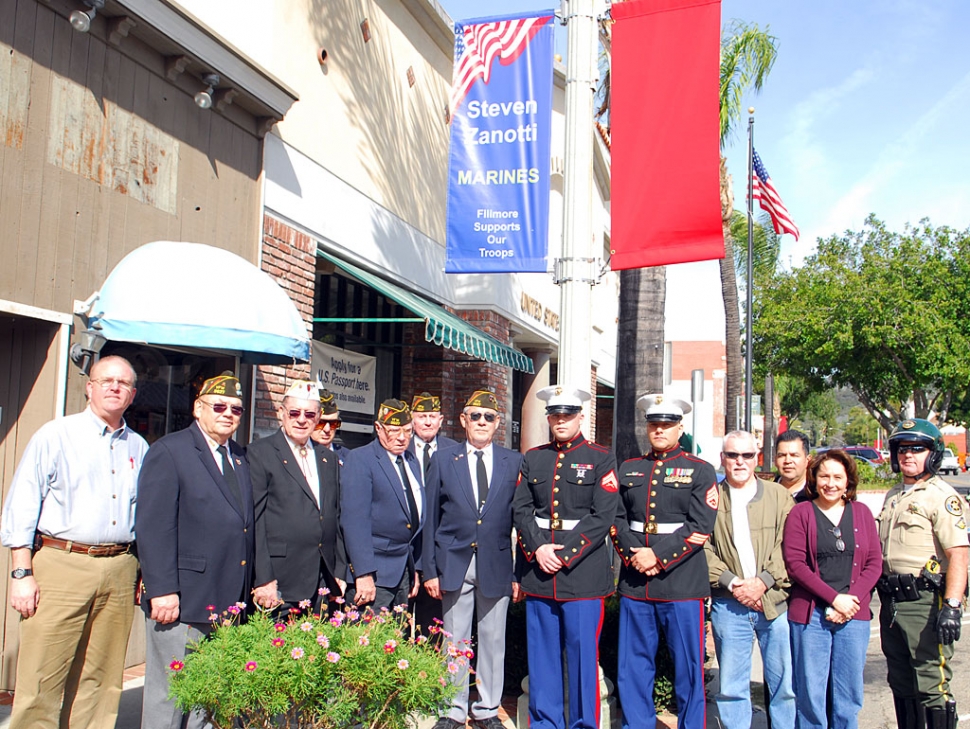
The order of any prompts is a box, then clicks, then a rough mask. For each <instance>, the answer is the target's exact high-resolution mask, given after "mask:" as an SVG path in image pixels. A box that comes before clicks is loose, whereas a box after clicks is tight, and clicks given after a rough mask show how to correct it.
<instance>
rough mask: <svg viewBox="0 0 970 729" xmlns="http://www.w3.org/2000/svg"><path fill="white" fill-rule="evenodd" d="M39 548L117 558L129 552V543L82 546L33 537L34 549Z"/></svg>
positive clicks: (75, 543)
mask: <svg viewBox="0 0 970 729" xmlns="http://www.w3.org/2000/svg"><path fill="white" fill-rule="evenodd" d="M41 547H53V548H54V549H60V550H63V551H65V552H72V553H74V554H86V555H88V556H89V557H117V556H118V555H119V554H127V553H128V552H130V551H131V543H130V542H127V543H124V544H83V543H82V542H72V541H69V540H66V539H56V538H55V537H49V536H47V535H46V534H38V535H37V536H36V537H34V549H40V548H41Z"/></svg>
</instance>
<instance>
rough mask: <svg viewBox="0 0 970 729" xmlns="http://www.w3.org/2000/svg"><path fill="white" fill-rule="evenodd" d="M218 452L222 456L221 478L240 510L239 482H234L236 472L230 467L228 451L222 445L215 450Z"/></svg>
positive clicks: (240, 494)
mask: <svg viewBox="0 0 970 729" xmlns="http://www.w3.org/2000/svg"><path fill="white" fill-rule="evenodd" d="M216 450H217V451H219V455H220V456H222V477H223V478H224V479H225V480H226V486H228V487H229V490H230V491H231V492H232V495H233V496H234V497H235V499H236V504H237V505H238V506H239V508H242V493H241V492H240V491H239V481H238V480H236V471H235V470H234V469H233V467H232V461H231V460H230V458H229V451H228V450H226V447H225V446H224V445H221V446H219V447H218V448H216Z"/></svg>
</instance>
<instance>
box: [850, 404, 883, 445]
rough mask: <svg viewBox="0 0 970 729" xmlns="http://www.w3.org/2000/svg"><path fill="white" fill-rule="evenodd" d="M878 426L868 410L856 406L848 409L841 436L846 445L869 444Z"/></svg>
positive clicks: (874, 436) (873, 438)
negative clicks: (847, 416) (847, 417)
mask: <svg viewBox="0 0 970 729" xmlns="http://www.w3.org/2000/svg"><path fill="white" fill-rule="evenodd" d="M880 427H881V426H880V425H879V423H878V422H877V421H876V420H874V419H873V417H872V416H871V415H870V414H869V411H868V410H866V409H865V408H864V407H861V406H856V407H854V408H852V409H851V410H849V419H848V421H847V422H846V424H845V427H844V428H843V429H842V438H843V440H845V444H846V445H870V444H871V443H872V442H873V441H874V440H875V438H876V432H877V431H878V430H879V428H880Z"/></svg>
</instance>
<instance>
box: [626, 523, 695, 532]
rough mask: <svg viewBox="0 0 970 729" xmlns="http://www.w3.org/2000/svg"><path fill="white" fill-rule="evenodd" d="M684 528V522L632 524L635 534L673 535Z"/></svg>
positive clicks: (631, 527)
mask: <svg viewBox="0 0 970 729" xmlns="http://www.w3.org/2000/svg"><path fill="white" fill-rule="evenodd" d="M682 526H684V522H682V521H678V522H667V523H664V524H661V523H658V522H655V521H650V522H646V523H644V522H642V521H631V522H630V529H632V530H633V531H635V532H640V533H641V534H673V533H674V532H675V531H677V530H678V529H680V528H681V527H682Z"/></svg>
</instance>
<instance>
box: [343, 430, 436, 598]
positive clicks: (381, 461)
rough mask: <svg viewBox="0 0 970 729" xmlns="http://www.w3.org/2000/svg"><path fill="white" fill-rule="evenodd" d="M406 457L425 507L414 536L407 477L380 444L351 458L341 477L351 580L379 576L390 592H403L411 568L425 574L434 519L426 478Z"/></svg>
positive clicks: (408, 456)
mask: <svg viewBox="0 0 970 729" xmlns="http://www.w3.org/2000/svg"><path fill="white" fill-rule="evenodd" d="M403 455H404V460H405V462H406V463H407V465H408V467H409V468H410V469H411V473H412V474H413V475H414V476H415V477H416V478H417V481H418V483H419V484H421V494H422V501H424V502H425V504H424V508H423V509H422V510H421V521H420V523H419V524H418V528H417V529H416V530H415V532H414V534H413V535H412V533H411V526H410V525H411V512H410V510H409V509H408V502H407V496H406V495H405V494H404V488H403V486H402V485H401V477H400V475H399V474H398V470H397V467H396V466H395V465H394V463H392V462H391V460H390V455H389V454H388V452H387V451H386V450H384V447H383V446H382V445H381V443H380V441H379V440H374V441H371V442H370V443H368V444H367V445H365V446H361V447H360V448H354V449H353V450H351V451H350V452H349V453H347V454H346V456H345V458H344V465H343V471H342V472H341V474H340V484H341V486H340V525H341V527H342V529H343V533H344V544H345V545H346V547H347V558H348V561H349V562H350V573H351V578H352V579H353V578H355V577H356V576H357V575H367V574H372V573H373V574H375V578H374V579H375V582H376V584H377V585H379V586H380V587H386V588H394V587H397V585H398V584H399V583H400V582H401V578H402V577H403V576H404V570H405V569H407V568H408V567H410V568H411V569H412V570H415V569H420V568H421V526H422V525H423V524H424V521H425V517H426V515H427V513H428V510H427V499H426V498H425V496H424V476H423V474H422V473H421V470H422V469H421V464H420V463H418V461H417V459H416V458H415V457H414V454H413V453H409V452H407V451H405V452H404V454H403ZM432 460H433V459H432Z"/></svg>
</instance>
